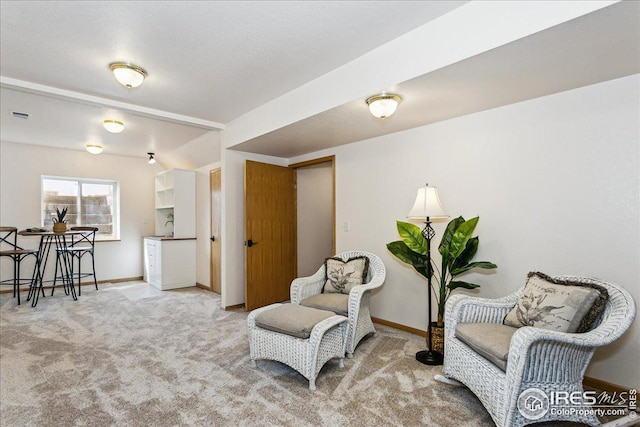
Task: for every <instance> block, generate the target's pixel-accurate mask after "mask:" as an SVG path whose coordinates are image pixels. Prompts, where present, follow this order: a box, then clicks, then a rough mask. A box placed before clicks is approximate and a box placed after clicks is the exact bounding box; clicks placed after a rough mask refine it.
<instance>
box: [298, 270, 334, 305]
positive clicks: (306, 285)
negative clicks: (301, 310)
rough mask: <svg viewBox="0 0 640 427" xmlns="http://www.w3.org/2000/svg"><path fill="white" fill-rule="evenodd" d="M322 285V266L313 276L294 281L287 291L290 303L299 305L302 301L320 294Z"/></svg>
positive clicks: (323, 281) (323, 277) (323, 280)
mask: <svg viewBox="0 0 640 427" xmlns="http://www.w3.org/2000/svg"><path fill="white" fill-rule="evenodd" d="M324 283H325V274H324V265H323V266H322V267H320V269H318V271H316V273H315V274H314V275H313V276H309V277H298V278H297V279H294V280H293V282H291V288H290V289H289V295H290V298H291V303H292V304H300V301H302V300H303V299H305V298H309V297H310V296H313V295H317V294H319V293H321V292H322V287H323V286H324Z"/></svg>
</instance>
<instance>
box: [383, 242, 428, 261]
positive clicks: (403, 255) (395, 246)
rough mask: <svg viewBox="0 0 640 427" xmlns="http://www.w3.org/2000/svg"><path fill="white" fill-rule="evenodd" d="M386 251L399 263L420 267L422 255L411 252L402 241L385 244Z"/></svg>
mask: <svg viewBox="0 0 640 427" xmlns="http://www.w3.org/2000/svg"><path fill="white" fill-rule="evenodd" d="M387 249H388V250H389V252H391V253H392V254H393V255H395V256H396V257H397V258H398V259H399V260H400V261H402V262H404V263H407V264H409V265H412V266H418V267H422V266H423V262H422V260H421V257H422V255H421V254H418V253H416V252H414V251H412V250H411V249H410V248H409V247H408V246H407V245H406V244H405V243H404V242H403V241H402V240H398V241H395V242H391V243H387Z"/></svg>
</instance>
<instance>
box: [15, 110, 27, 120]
mask: <svg viewBox="0 0 640 427" xmlns="http://www.w3.org/2000/svg"><path fill="white" fill-rule="evenodd" d="M11 115H12V116H13V117H15V118H16V119H28V118H29V113H23V112H22V111H12V112H11Z"/></svg>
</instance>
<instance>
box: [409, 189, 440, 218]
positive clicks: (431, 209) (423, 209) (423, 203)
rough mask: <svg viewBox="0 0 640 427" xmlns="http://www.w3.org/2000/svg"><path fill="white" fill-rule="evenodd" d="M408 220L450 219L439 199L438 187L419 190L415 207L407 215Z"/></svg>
mask: <svg viewBox="0 0 640 427" xmlns="http://www.w3.org/2000/svg"><path fill="white" fill-rule="evenodd" d="M407 218H412V219H425V218H429V219H445V218H449V215H447V214H446V213H445V212H444V209H442V203H440V198H439V197H438V188H437V187H429V186H428V185H427V186H426V187H421V188H418V194H417V195H416V201H415V202H414V203H413V207H412V208H411V211H410V212H409V215H407Z"/></svg>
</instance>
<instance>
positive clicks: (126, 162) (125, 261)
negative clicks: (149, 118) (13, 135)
mask: <svg viewBox="0 0 640 427" xmlns="http://www.w3.org/2000/svg"><path fill="white" fill-rule="evenodd" d="M0 166H1V167H0V223H2V225H13V226H16V227H18V228H19V229H24V228H28V227H34V226H39V225H40V209H41V206H40V176H41V175H54V176H69V177H77V178H97V179H109V180H114V181H118V182H119V183H120V241H113V242H97V243H96V252H95V256H96V274H97V278H98V280H111V279H121V278H130V277H138V276H142V273H143V262H142V237H143V236H145V235H151V234H153V233H154V199H153V197H154V176H155V174H156V173H158V172H160V171H161V168H160V167H159V166H157V165H149V164H148V163H147V161H146V159H142V158H134V157H125V156H114V155H109V154H100V155H98V156H94V155H92V154H89V153H87V152H84V151H75V150H63V149H58V148H48V147H40V146H35V145H25V144H15V143H11V142H4V141H2V142H0ZM145 220H146V222H147V224H144V222H145ZM20 242H21V243H23V244H24V246H28V247H36V246H37V244H38V240H37V239H36V238H24V239H21V240H20ZM50 264H51V267H53V263H50ZM6 266H7V264H5V263H4V260H3V262H2V277H3V278H5V274H12V272H11V271H7V270H9V269H8V268H5V267H6ZM47 271H48V276H47V277H52V276H53V269H52V270H51V271H49V267H48V268H47Z"/></svg>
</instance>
